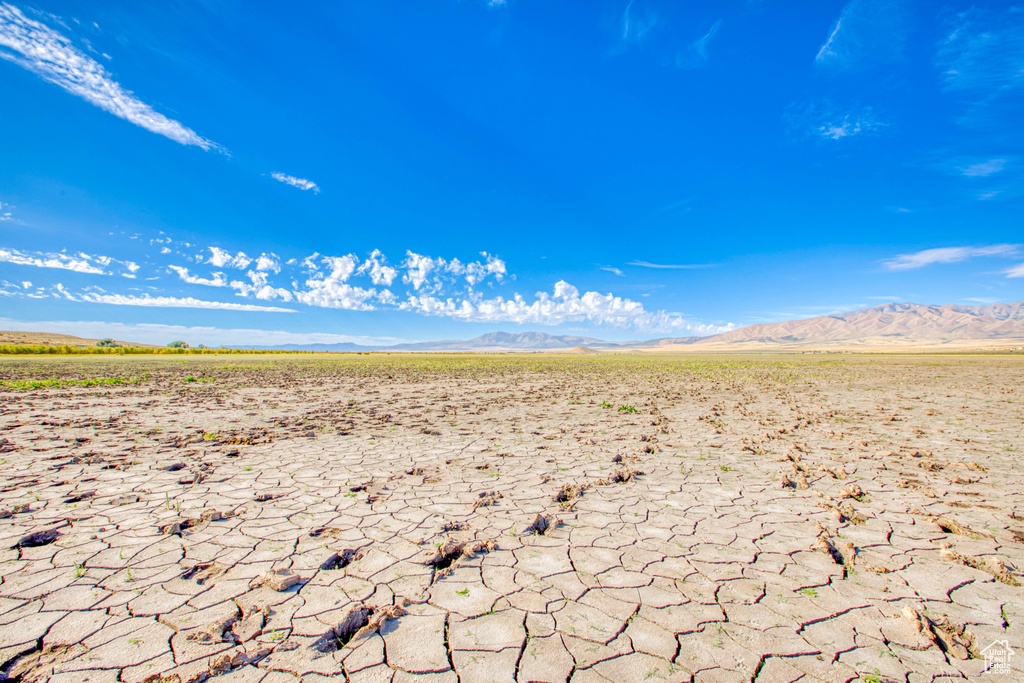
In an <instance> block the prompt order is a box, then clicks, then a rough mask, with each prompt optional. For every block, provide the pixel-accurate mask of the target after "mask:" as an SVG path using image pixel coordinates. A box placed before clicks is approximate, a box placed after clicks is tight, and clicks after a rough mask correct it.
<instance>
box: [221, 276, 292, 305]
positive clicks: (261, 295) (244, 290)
mask: <svg viewBox="0 0 1024 683" xmlns="http://www.w3.org/2000/svg"><path fill="white" fill-rule="evenodd" d="M247 274H248V276H249V282H243V281H242V280H232V281H231V288H232V289H234V290H235V291H236V292H238V296H253V297H256V298H257V299H261V300H263V301H270V300H273V299H280V300H281V301H291V300H292V298H293V295H292V293H291V291H289V290H287V289H285V288H283V287H272V286H271V285H269V284H267V273H265V272H261V271H258V270H250V271H249V272H248V273H247Z"/></svg>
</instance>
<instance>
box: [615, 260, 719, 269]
mask: <svg viewBox="0 0 1024 683" xmlns="http://www.w3.org/2000/svg"><path fill="white" fill-rule="evenodd" d="M626 265H629V266H638V267H640V268H657V269H661V270H695V269H698V268H713V267H714V266H715V264H713V263H651V262H650V261H630V262H629V263H627V264H626Z"/></svg>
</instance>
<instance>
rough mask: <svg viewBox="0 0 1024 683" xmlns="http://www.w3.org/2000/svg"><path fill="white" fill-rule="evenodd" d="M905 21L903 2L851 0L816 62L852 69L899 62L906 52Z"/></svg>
mask: <svg viewBox="0 0 1024 683" xmlns="http://www.w3.org/2000/svg"><path fill="white" fill-rule="evenodd" d="M905 20H906V13H905V12H904V9H903V7H902V2H900V0H850V2H847V3H846V5H845V6H844V7H843V10H842V12H840V14H839V18H838V19H836V21H835V23H834V24H832V28H831V30H829V32H828V37H827V38H826V39H825V42H824V43H823V44H822V46H821V48H820V49H819V50H818V54H817V55H816V56H815V58H814V61H815V63H816V64H818V65H819V66H823V67H824V66H840V67H853V66H862V65H867V64H872V63H878V62H880V61H883V60H893V59H896V58H898V57H899V56H900V54H901V52H902V49H903V42H904V35H905V33H906V31H905V28H906V21H905Z"/></svg>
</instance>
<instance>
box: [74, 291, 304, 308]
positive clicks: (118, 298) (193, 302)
mask: <svg viewBox="0 0 1024 683" xmlns="http://www.w3.org/2000/svg"><path fill="white" fill-rule="evenodd" d="M67 298H69V299H71V300H72V301H83V302H86V303H93V304H113V305H115V306H150V307H156V308H209V309H217V310H222V311H255V312H263V313H294V312H295V310H294V309H291V308H275V307H272V306H254V305H251V304H233V303H225V302H223V301H203V300H201V299H193V298H192V297H184V298H181V297H173V296H150V295H148V294H144V295H142V296H137V295H130V294H97V293H95V292H87V293H85V294H81V295H78V296H75V295H70V294H69V295H67Z"/></svg>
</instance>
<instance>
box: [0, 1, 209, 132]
mask: <svg viewBox="0 0 1024 683" xmlns="http://www.w3.org/2000/svg"><path fill="white" fill-rule="evenodd" d="M0 48H4V49H0V58H3V59H6V60H7V61H9V62H13V63H14V64H17V65H18V66H21V67H23V68H25V69H28V70H29V71H32V72H33V73H35V74H36V75H38V76H40V77H41V78H43V79H44V80H47V81H49V82H50V83H53V84H55V85H58V86H60V87H61V88H63V89H64V90H67V91H68V92H69V93H71V94H72V95H77V96H78V97H81V98H82V99H84V100H86V101H87V102H89V103H91V104H94V105H95V106H97V107H99V108H100V109H103V110H104V111H107V112H109V113H111V114H113V115H114V116H118V117H120V118H122V119H124V120H126V121H129V122H130V123H134V124H135V125H137V126H140V127H142V128H145V129H146V130H148V131H151V132H153V133H157V134H159V135H163V136H165V137H167V138H170V139H171V140H174V141H175V142H179V143H181V144H183V145H195V146H197V147H200V148H202V149H207V150H208V149H214V148H217V145H215V144H214V143H213V142H211V141H209V140H207V139H205V138H202V137H200V136H199V135H197V134H196V133H195V131H193V130H191V129H190V128H187V127H185V126H183V125H182V124H181V123H179V122H177V121H175V120H173V119H169V118H167V117H166V116H164V115H163V114H159V113H157V112H156V111H154V110H153V108H152V107H150V106H149V105H148V104H146V103H144V102H142V101H141V100H139V99H138V98H137V97H136V96H135V95H134V93H132V92H131V91H129V90H125V89H124V88H122V87H121V85H120V84H118V83H117V82H116V81H115V80H114V79H113V77H112V76H111V74H110V73H109V72H108V71H107V70H106V69H105V68H103V66H101V65H100V64H99V63H98V62H96V61H95V60H93V59H91V58H90V57H88V56H87V55H85V54H84V53H82V52H81V51H79V50H78V49H77V48H75V47H74V46H73V45H72V44H71V40H70V39H68V38H66V37H65V36H63V35H61V34H59V33H57V32H56V31H54V30H52V29H50V28H49V27H48V26H46V25H44V24H41V23H40V22H38V21H33V20H32V19H29V18H28V17H26V16H25V15H24V14H22V12H21V10H19V9H18V8H17V7H14V6H13V5H9V4H7V3H0Z"/></svg>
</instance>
